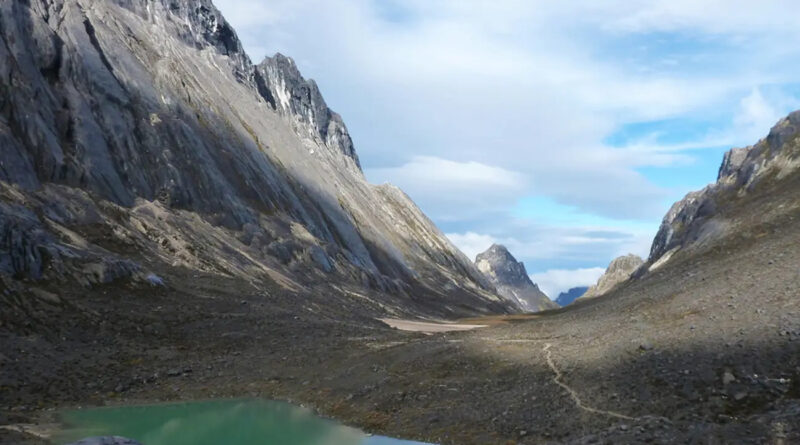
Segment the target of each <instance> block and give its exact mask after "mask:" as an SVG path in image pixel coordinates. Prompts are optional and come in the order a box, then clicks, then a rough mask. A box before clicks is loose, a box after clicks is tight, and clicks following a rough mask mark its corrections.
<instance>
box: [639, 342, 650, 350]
mask: <svg viewBox="0 0 800 445" xmlns="http://www.w3.org/2000/svg"><path fill="white" fill-rule="evenodd" d="M639 349H640V350H642V351H651V350H653V344H652V343H650V342H649V341H643V342H642V343H640V344H639Z"/></svg>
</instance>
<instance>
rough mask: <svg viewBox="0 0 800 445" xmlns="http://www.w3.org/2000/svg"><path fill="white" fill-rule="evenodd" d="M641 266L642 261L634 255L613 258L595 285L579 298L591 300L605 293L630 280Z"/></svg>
mask: <svg viewBox="0 0 800 445" xmlns="http://www.w3.org/2000/svg"><path fill="white" fill-rule="evenodd" d="M642 264H644V260H643V259H641V258H640V257H639V256H638V255H634V254H628V255H625V256H621V257H618V258H615V259H614V260H613V261H611V264H609V265H608V268H606V271H605V273H604V274H603V275H602V276H601V277H600V278H599V279H598V280H597V283H595V284H594V285H592V286H590V287H589V289H587V290H586V292H585V293H584V294H583V295H582V296H581V298H593V297H598V296H600V295H603V294H605V293H607V292H608V291H610V290H612V289H614V288H615V287H617V286H618V285H619V284H620V283H622V282H623V281H625V280H627V279H628V278H630V276H631V275H632V274H633V273H634V272H635V271H636V269H638V268H639V267H640V266H641V265H642Z"/></svg>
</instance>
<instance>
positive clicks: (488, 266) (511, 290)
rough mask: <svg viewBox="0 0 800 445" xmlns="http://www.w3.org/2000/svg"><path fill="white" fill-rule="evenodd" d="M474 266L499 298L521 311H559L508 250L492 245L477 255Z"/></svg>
mask: <svg viewBox="0 0 800 445" xmlns="http://www.w3.org/2000/svg"><path fill="white" fill-rule="evenodd" d="M475 265H476V266H477V267H478V270H480V271H481V272H483V274H484V275H486V277H487V278H488V279H489V282H491V283H492V284H493V285H494V286H495V287H496V288H497V292H498V293H499V294H500V295H502V296H503V297H505V298H506V299H508V301H510V302H513V303H514V304H515V305H517V306H518V307H519V308H520V309H521V310H523V311H528V312H538V311H542V310H545V309H554V308H557V307H558V305H557V304H556V303H554V302H553V301H551V300H550V299H549V298H548V297H547V295H545V294H544V292H542V291H541V290H539V287H538V286H537V285H536V284H534V283H533V282H532V281H531V279H530V277H529V276H528V272H527V271H526V270H525V265H524V264H522V263H521V262H519V261H517V260H516V258H514V257H513V256H512V255H511V253H510V252H509V251H508V249H506V248H505V246H501V245H499V244H493V245H492V246H491V247H489V249H487V250H486V251H485V252H483V253H479V254H478V256H477V257H476V258H475Z"/></svg>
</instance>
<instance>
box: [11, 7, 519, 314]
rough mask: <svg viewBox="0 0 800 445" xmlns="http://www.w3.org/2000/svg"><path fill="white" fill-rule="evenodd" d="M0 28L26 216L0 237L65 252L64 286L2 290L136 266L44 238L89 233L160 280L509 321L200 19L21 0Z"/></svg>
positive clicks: (315, 95)
mask: <svg viewBox="0 0 800 445" xmlns="http://www.w3.org/2000/svg"><path fill="white" fill-rule="evenodd" d="M0 11H2V17H1V19H2V24H3V29H2V31H3V40H4V42H6V43H7V44H6V45H3V46H2V47H0V59H2V60H4V61H5V63H4V64H3V67H2V68H0V74H2V75H3V79H2V80H0V89H2V91H1V92H2V93H3V97H5V98H7V100H6V101H5V103H4V104H3V106H2V107H0V109H2V110H3V113H2V125H0V140H2V142H3V144H2V148H0V149H2V151H3V153H2V154H3V164H2V166H1V167H2V168H0V181H3V182H4V185H3V187H5V193H4V194H3V197H4V199H5V202H6V204H8V205H19V204H20V203H22V205H23V207H25V206H27V207H28V208H30V209H32V210H34V212H33V213H34V214H32V215H28V216H25V217H22V216H21V215H19V214H17V215H16V216H15V215H14V214H12V213H8V215H9V218H8V219H9V221H8V223H7V224H6V226H7V227H11V226H19V225H20V224H22V223H21V220H22V219H25V220H26V221H27V222H26V223H25V224H23V225H25V227H28V228H27V229H25V230H22V231H20V230H17V229H14V230H15V232H14V233H17V235H15V236H18V237H20V241H19V243H20V244H24V245H25V246H31V245H32V246H34V247H32V248H31V247H24V246H23V247H19V248H20V249H23V250H25V249H27V250H28V251H31V249H32V250H33V251H39V250H42V251H47V252H50V253H52V254H55V253H56V252H58V251H62V253H65V252H68V254H66V255H59V257H58V259H57V260H56V261H55V262H56V263H57V264H58V265H59V266H58V268H56V269H58V270H61V271H62V272H63V271H65V270H67V269H69V270H71V271H68V273H62V272H58V271H57V270H56V269H47V268H46V267H45V264H44V263H45V261H42V260H41V259H40V260H35V261H33V262H32V263H31V264H28V265H27V266H25V267H22V266H20V267H17V266H15V264H16V262H19V261H23V262H24V261H28V260H27V259H26V258H31V256H30V255H23V254H19V255H16V256H15V257H18V258H17V260H15V261H12V262H11V263H10V264H9V265H8V266H7V267H6V269H5V271H6V272H7V273H8V274H10V275H20V274H21V275H22V276H27V275H28V274H32V275H31V276H37V277H39V278H41V277H50V278H57V277H59V276H61V277H68V276H73V275H75V274H78V275H80V274H81V273H82V272H80V271H81V270H82V269H83V268H84V267H86V264H88V263H95V262H99V263H101V264H104V265H102V266H99V267H101V268H111V269H114V268H116V267H117V266H113V264H117V263H119V262H120V261H123V262H124V261H133V262H134V263H141V261H140V259H138V258H137V259H131V258H128V259H126V257H129V256H130V255H127V254H125V253H123V252H119V251H118V252H114V251H112V250H113V249H112V250H109V249H103V248H100V247H101V246H100V245H98V244H97V242H95V241H97V240H95V239H93V236H90V234H88V233H83V234H82V238H83V240H82V241H81V242H80V243H79V245H80V246H84V247H80V246H78V248H76V246H75V245H72V246H70V245H68V244H69V242H68V239H67V238H68V237H67V238H65V236H64V234H63V231H62V230H60V228H58V227H56V226H55V225H54V224H58V226H59V227H63V228H66V229H68V230H71V231H73V232H74V233H77V234H81V232H82V230H84V229H86V226H85V224H84V223H86V222H88V220H86V221H85V220H84V219H82V218H84V217H85V216H86V215H94V216H92V218H90V220H91V224H95V225H100V226H103V227H106V228H107V229H104V230H107V231H108V233H110V234H111V235H112V237H116V238H115V242H117V241H122V242H126V243H133V244H134V245H136V246H137V247H136V249H140V250H141V252H140V253H141V254H144V255H146V256H147V257H149V258H160V260H161V261H163V262H165V263H166V264H180V265H181V267H190V268H199V270H203V271H204V272H210V273H218V274H233V275H237V276H241V277H243V278H247V279H248V280H262V279H269V280H277V281H278V282H279V283H284V284H285V286H284V287H285V288H286V289H287V290H291V291H296V290H297V289H298V286H297V284H298V283H301V282H302V283H303V285H305V284H307V283H311V284H310V287H314V286H322V287H325V286H326V284H325V282H326V281H331V277H334V279H333V281H341V283H342V284H347V285H348V286H354V287H356V288H358V287H366V288H369V289H375V290H377V291H378V292H383V293H386V294H387V295H389V296H388V297H386V298H388V300H387V301H394V302H393V303H391V304H390V306H391V307H394V309H393V310H400V311H402V310H403V307H404V306H405V303H403V304H400V305H398V304H397V301H398V298H399V299H400V300H403V301H408V300H409V298H410V295H411V294H414V293H420V294H424V295H427V298H428V299H430V300H429V301H425V302H416V303H411V304H410V308H411V311H412V312H413V311H414V310H416V309H420V310H422V311H423V312H424V311H433V312H434V313H439V314H446V313H451V312H452V313H462V314H465V315H466V314H474V313H481V312H487V311H488V312H505V311H508V310H510V308H509V307H505V306H504V303H502V301H501V300H500V299H498V297H497V296H495V295H494V294H493V292H494V291H493V289H492V288H491V286H488V285H487V283H486V281H485V279H484V278H483V277H482V275H481V274H480V273H479V272H478V271H477V270H476V269H475V268H474V266H473V265H472V263H471V261H469V259H467V258H466V257H465V256H464V255H463V254H462V253H461V252H460V251H458V249H456V248H455V246H453V245H452V244H451V243H450V242H449V241H448V240H447V239H446V238H445V237H444V236H443V235H442V234H441V231H439V230H438V229H437V228H436V227H435V226H434V225H433V223H432V222H431V221H430V220H429V219H427V218H426V217H422V216H420V215H421V212H420V211H419V209H418V208H417V207H416V205H415V204H413V202H412V201H411V200H410V199H407V197H402V198H399V197H398V196H399V195H397V194H396V193H393V192H388V190H389V189H388V188H386V187H383V188H382V187H381V186H374V185H371V184H369V183H367V182H366V179H365V178H364V176H363V173H362V172H361V168H360V161H359V158H358V155H357V154H356V151H355V148H354V147H353V144H352V139H351V138H350V135H349V133H348V132H347V129H346V126H345V125H344V122H343V121H342V119H341V117H340V116H339V115H338V114H336V113H335V112H333V111H332V110H330V109H329V108H328V106H327V104H326V103H325V101H324V99H323V98H322V94H321V93H320V91H319V89H318V88H317V87H316V83H315V82H313V81H311V80H306V79H305V78H303V76H302V75H301V74H300V72H299V70H297V67H296V65H295V64H294V62H293V61H292V60H291V59H289V58H287V57H285V56H282V55H280V54H278V55H276V56H274V57H272V58H265V59H264V61H263V62H261V63H260V64H258V65H254V64H253V63H252V62H251V61H250V59H249V57H248V56H247V55H246V54H245V52H244V50H243V48H242V45H241V42H240V41H239V40H238V37H237V36H236V33H235V31H234V30H233V28H232V27H231V26H230V25H229V24H228V23H227V22H226V21H225V19H224V17H223V16H222V14H221V13H220V12H219V11H218V10H217V9H216V8H215V7H214V6H213V4H212V3H211V2H210V1H208V0H202V1H199V2H181V1H174V0H159V1H157V2H149V1H143V0H115V1H109V2H94V1H89V0H60V1H55V2H44V1H42V0H33V1H31V2H30V3H29V4H24V3H18V2H11V3H4V4H3V5H2V9H0ZM12 89H13V91H14V94H10V91H11V90H12ZM20 116H26V118H25V119H21V118H20ZM78 197H80V198H78ZM59 201H63V202H68V203H70V204H69V205H67V206H66V207H64V206H61V207H62V208H61V209H60V210H59V209H55V207H58V202H59ZM112 208H113V210H112ZM59 212H60V214H59V215H58V217H57V218H56V219H53V218H50V217H48V218H46V219H42V218H40V217H38V216H36V215H35V214H55V213H59ZM127 216H131V217H132V218H128V219H126V218H127ZM194 218H199V219H200V220H202V221H203V222H204V224H195V225H194V226H192V225H189V224H187V222H188V221H189V220H192V219H194ZM205 223H208V224H205ZM193 227H196V228H198V231H193ZM153 228H158V230H157V231H154V230H153ZM76 229H77V230H76ZM200 229H202V230H200ZM8 230H12V229H9V228H6V231H8ZM6 233H7V232H6ZM36 233H38V234H40V235H42V236H40V235H37V234H36ZM44 235H47V236H44ZM423 240H424V241H423ZM15 249H17V248H16V247H13V248H10V250H11V251H14V250H15ZM226 252H229V253H226ZM135 256H137V255H135ZM226 256H227V257H230V258H232V260H229V259H228V258H226ZM20 264H21V263H20ZM148 267H149V268H150V269H152V267H154V266H145V265H143V264H141V265H140V266H138V269H142V272H140V274H145V275H146V273H147V270H145V269H147V268H148ZM158 267H160V266H158ZM320 273H321V274H322V275H320ZM123 275H125V274H123ZM135 275H136V274H133V273H130V274H127V276H128V277H130V278H131V279H134V280H135ZM323 277H326V278H324V279H323ZM121 278H122V276H121ZM167 282H169V280H167ZM290 282H291V283H294V284H288V283H290ZM441 282H444V283H448V286H447V288H446V289H445V290H444V291H442V289H441V287H440V286H439V283H441ZM300 287H303V286H300ZM306 287H308V286H306ZM306 290H309V289H306ZM437 301H438V303H436V302H437ZM415 308H416V309H415ZM382 310H384V311H385V309H382Z"/></svg>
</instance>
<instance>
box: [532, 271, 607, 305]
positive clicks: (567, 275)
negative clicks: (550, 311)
mask: <svg viewBox="0 0 800 445" xmlns="http://www.w3.org/2000/svg"><path fill="white" fill-rule="evenodd" d="M605 271H606V270H605V269H604V268H602V267H591V268H586V269H573V270H566V269H551V270H547V271H545V272H541V273H535V274H531V280H532V281H533V282H534V283H536V284H538V285H539V289H541V290H542V292H544V293H545V294H547V296H548V297H550V299H551V300H555V299H556V298H558V294H560V293H561V292H564V291H567V290H569V289H571V288H573V287H578V286H591V285H592V284H595V283H596V282H597V279H598V278H600V276H601V275H603V273H604V272H605Z"/></svg>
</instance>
